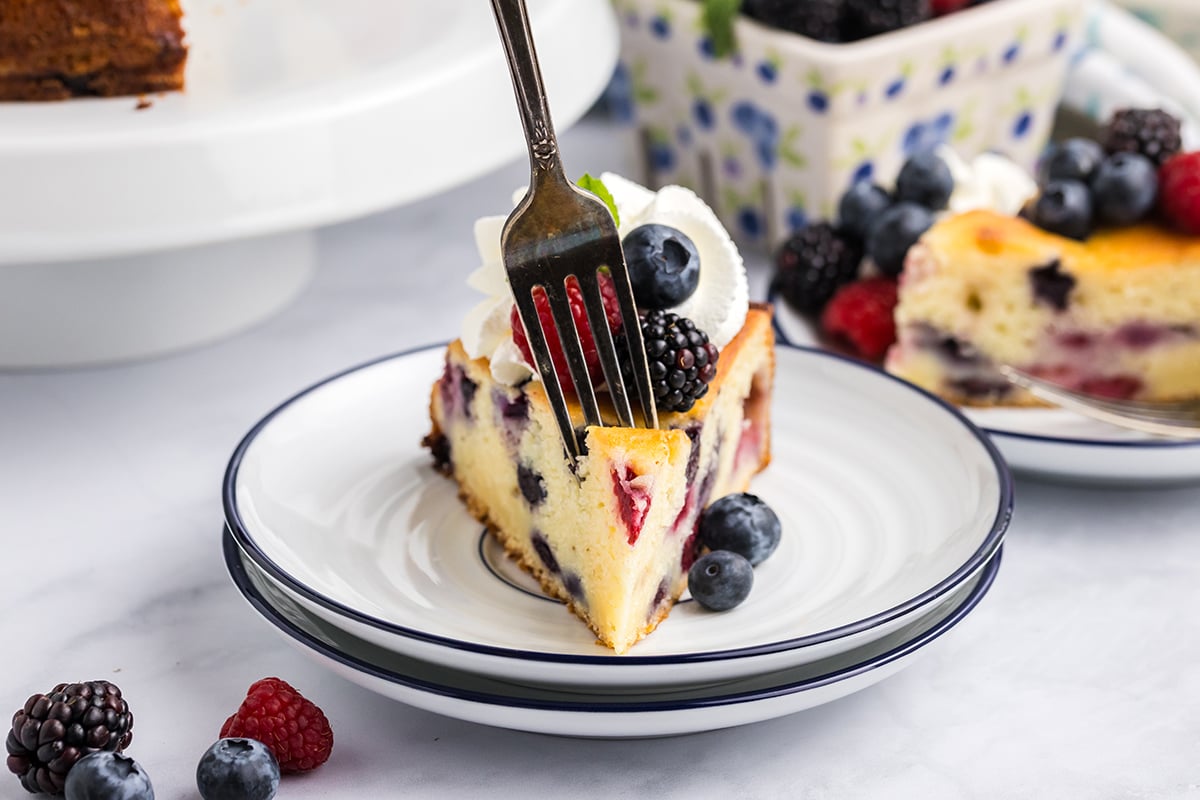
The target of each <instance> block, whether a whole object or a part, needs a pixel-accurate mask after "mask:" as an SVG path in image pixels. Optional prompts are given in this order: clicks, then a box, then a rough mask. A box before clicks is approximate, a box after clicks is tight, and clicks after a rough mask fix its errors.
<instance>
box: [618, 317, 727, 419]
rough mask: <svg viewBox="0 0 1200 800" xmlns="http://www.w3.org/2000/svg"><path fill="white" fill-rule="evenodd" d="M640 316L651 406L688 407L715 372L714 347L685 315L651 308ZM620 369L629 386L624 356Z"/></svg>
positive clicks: (630, 380)
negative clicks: (651, 399)
mask: <svg viewBox="0 0 1200 800" xmlns="http://www.w3.org/2000/svg"><path fill="white" fill-rule="evenodd" d="M641 320H642V341H644V342H645V344H646V360H647V361H648V362H649V364H650V388H651V390H652V391H653V392H654V405H655V407H656V408H657V409H658V411H659V413H660V414H661V413H664V412H668V411H687V410H689V409H691V407H692V406H693V405H695V403H696V401H697V400H699V399H700V398H701V397H704V395H706V394H708V384H709V383H711V382H712V379H713V378H715V377H716V376H717V356H718V353H717V348H716V347H715V346H714V345H713V344H712V343H711V342H709V341H708V334H706V333H705V332H704V331H702V330H700V329H699V328H697V327H696V323H694V322H692V321H691V320H690V319H688V318H687V317H681V316H679V315H678V314H672V313H671V312H670V311H661V310H658V309H654V310H651V311H647V312H645V314H643V315H642V318H641ZM622 372H623V377H624V378H625V382H626V385H629V386H633V385H634V384H633V370H632V368H631V367H630V365H629V361H628V359H627V358H626V359H624V363H623V364H622Z"/></svg>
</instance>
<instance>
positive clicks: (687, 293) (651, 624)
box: [425, 175, 774, 653]
mask: <svg viewBox="0 0 1200 800" xmlns="http://www.w3.org/2000/svg"><path fill="white" fill-rule="evenodd" d="M602 180H603V186H604V187H605V188H604V189H603V191H604V192H605V193H606V194H607V193H608V191H609V190H611V195H610V198H609V199H610V200H611V201H612V206H613V207H614V210H615V211H616V212H617V217H618V222H619V230H620V232H621V234H622V236H623V237H624V247H625V250H626V259H627V262H628V263H629V268H630V273H631V279H632V282H633V284H634V288H635V295H636V296H637V298H638V304H639V310H640V311H641V312H642V320H641V326H642V333H643V337H644V338H645V340H646V344H647V354H648V357H649V360H650V362H651V377H652V382H653V383H654V385H655V394H656V405H657V407H658V411H659V427H658V428H655V429H645V428H620V427H616V426H615V425H616V418H615V415H614V414H613V413H612V410H611V408H610V407H608V402H607V397H606V395H605V393H604V392H603V387H602V386H601V387H599V388H600V389H601V391H600V392H599V394H600V399H601V405H602V412H603V415H604V417H605V420H606V423H608V424H607V425H606V426H603V427H591V428H588V429H587V430H586V431H585V433H584V436H583V442H584V445H585V454H584V455H583V456H582V457H580V458H579V459H578V460H576V461H574V462H572V461H569V460H568V458H567V456H566V455H565V453H564V449H563V444H562V440H561V438H560V435H559V431H558V427H557V425H556V423H555V418H554V416H553V413H552V412H551V409H550V405H549V401H548V400H547V398H546V393H545V391H544V388H543V386H542V384H541V382H540V381H539V380H538V379H537V377H536V375H535V374H534V372H533V369H532V368H531V367H530V366H529V363H530V360H529V354H528V345H527V344H525V343H524V336H523V333H522V331H521V329H520V324H519V320H516V319H515V317H514V315H513V314H512V298H511V293H509V292H508V289H507V285H506V284H505V282H504V280H503V269H502V267H501V266H500V264H499V231H500V226H501V225H502V224H503V218H494V219H487V220H482V221H481V222H480V223H479V224H478V225H477V228H476V234H477V240H478V242H479V245H480V251H481V253H482V255H483V258H484V266H483V267H481V269H480V270H479V271H478V272H477V273H476V274H475V275H474V276H473V277H472V281H471V282H472V285H474V286H476V287H477V288H481V289H483V290H484V291H486V292H488V293H489V294H490V295H491V297H489V299H488V300H486V301H484V303H482V304H481V305H480V307H479V308H478V309H477V310H476V311H475V312H474V313H472V314H471V315H469V316H468V318H467V320H466V322H465V324H464V337H463V339H461V340H459V341H455V342H453V343H451V345H450V346H449V347H448V349H447V352H446V365H445V370H444V372H443V374H442V376H441V378H440V379H439V380H438V381H437V382H436V383H435V385H434V387H433V391H432V396H431V401H430V415H431V418H432V423H433V429H432V431H431V433H430V435H429V436H428V437H427V438H426V440H425V442H426V444H427V446H428V447H429V448H430V449H431V451H432V453H433V456H434V459H435V463H436V465H437V466H438V467H439V469H440V470H441V471H442V472H444V473H445V474H446V475H448V476H450V477H451V478H453V479H454V480H455V481H456V482H457V483H458V485H459V489H460V494H461V496H462V498H463V500H464V502H465V503H466V505H467V507H468V508H469V509H470V511H471V512H472V513H473V514H474V515H475V516H476V517H477V518H478V519H480V520H481V521H482V522H484V523H485V524H486V525H487V526H488V528H489V529H490V530H491V532H492V533H493V534H494V535H495V536H496V538H497V539H498V540H499V541H500V543H501V544H503V546H504V547H505V549H506V550H507V552H508V553H509V555H510V556H511V557H512V558H514V559H515V560H516V561H517V562H518V563H519V564H520V565H521V566H522V567H523V568H524V569H526V570H527V571H528V572H529V573H531V574H532V575H533V576H534V577H535V578H537V580H538V581H539V582H540V583H541V585H542V587H543V588H544V590H545V591H546V592H547V593H548V594H550V595H553V596H555V597H558V598H560V599H561V600H563V601H564V602H565V603H567V604H568V606H569V608H570V609H571V610H572V611H574V612H575V613H576V614H577V615H578V616H579V617H580V618H581V619H583V621H584V622H586V623H587V624H588V625H589V626H590V627H591V628H592V630H593V631H594V632H595V634H596V636H597V638H598V639H599V641H600V642H601V643H602V644H604V645H606V646H608V647H610V648H612V649H613V650H615V651H616V652H618V653H624V652H626V651H627V650H628V649H629V648H630V647H631V646H632V645H633V644H635V643H636V642H637V641H638V640H639V639H641V638H642V637H643V636H645V635H646V634H647V633H649V632H650V631H652V630H653V629H654V628H655V627H656V626H657V625H658V624H659V622H661V621H662V620H663V619H664V618H665V617H666V616H667V614H668V612H669V611H670V609H671V607H672V605H673V604H674V603H675V601H676V600H677V599H678V597H679V596H680V594H681V593H682V592H683V590H684V589H685V588H686V587H687V573H688V568H689V567H690V566H691V565H692V562H693V561H694V560H695V558H696V555H697V549H698V544H697V538H696V530H697V524H698V520H699V517H700V513H701V511H702V510H703V509H704V507H705V506H707V505H708V504H709V503H710V502H711V501H713V500H715V499H717V498H718V497H721V496H724V495H726V494H730V493H733V492H740V491H743V490H745V489H746V488H747V486H748V484H749V482H750V478H751V477H752V476H753V475H754V474H755V473H757V472H758V471H759V470H761V469H762V468H763V467H764V466H766V464H767V462H768V460H769V458H770V445H769V434H770V423H769V406H770V393H771V387H772V380H773V375H774V350H773V347H774V338H773V333H772V327H771V314H770V311H769V309H768V308H766V307H765V306H757V305H755V306H751V305H750V304H749V302H748V300H747V292H746V283H745V272H744V268H743V267H742V263H741V259H740V257H739V256H738V255H737V251H736V249H735V248H734V247H733V245H732V243H731V242H730V241H729V239H728V236H727V234H726V233H725V231H724V229H723V228H721V226H720V224H719V223H718V222H717V220H716V217H715V215H713V214H712V212H711V210H709V209H708V207H707V206H705V205H704V204H703V203H702V202H701V201H700V200H699V198H697V197H696V196H695V195H694V194H692V193H691V192H688V191H687V190H684V189H679V188H678V187H667V188H665V189H663V190H662V191H660V192H658V193H653V192H649V191H648V190H645V189H643V188H642V187H640V186H637V185H636V184H632V183H630V182H628V181H624V180H623V179H621V178H619V177H617V176H612V175H605V176H603V178H602ZM493 237H494V238H493ZM580 313H582V312H580ZM615 316H616V319H615V320H613V319H610V326H611V325H619V324H620V323H619V315H615ZM580 321H581V319H577V324H579V323H580ZM514 323H515V324H514ZM584 324H586V323H584ZM613 333H614V334H615V335H616V336H617V338H618V339H620V336H621V331H620V330H618V329H614V330H613ZM586 346H587V344H586V341H585V347H586ZM551 347H552V354H553V355H554V356H555V361H556V362H557V361H558V354H557V353H553V348H554V344H553V342H552V343H551ZM566 385H570V383H569V382H568V383H566ZM573 410H574V417H575V418H576V419H582V414H581V412H580V411H579V409H578V408H574V409H573Z"/></svg>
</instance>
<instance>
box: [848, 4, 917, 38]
mask: <svg viewBox="0 0 1200 800" xmlns="http://www.w3.org/2000/svg"><path fill="white" fill-rule="evenodd" d="M932 16H933V8H932V7H931V6H930V3H929V0H846V24H845V38H846V40H847V41H854V40H855V39H865V38H867V37H868V36H878V35H879V34H881V33H889V32H891V31H895V30H899V29H900V28H907V27H908V26H910V25H916V24H917V23H919V22H924V21H925V20H927V19H929V18H930V17H932Z"/></svg>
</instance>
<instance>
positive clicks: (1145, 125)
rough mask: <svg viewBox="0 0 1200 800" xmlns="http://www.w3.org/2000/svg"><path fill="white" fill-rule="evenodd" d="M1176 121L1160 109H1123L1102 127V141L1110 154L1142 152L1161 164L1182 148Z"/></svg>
mask: <svg viewBox="0 0 1200 800" xmlns="http://www.w3.org/2000/svg"><path fill="white" fill-rule="evenodd" d="M1179 127H1180V126H1179V120H1178V118H1176V117H1173V116H1171V115H1170V114H1168V113H1167V112H1166V111H1163V110H1162V109H1160V108H1126V109H1122V110H1121V111H1117V112H1116V113H1114V114H1113V115H1112V119H1110V120H1109V122H1108V124H1107V125H1105V126H1104V131H1103V133H1102V136H1101V141H1102V142H1103V144H1104V149H1105V151H1107V152H1109V153H1121V152H1126V153H1141V154H1142V155H1144V156H1145V157H1146V158H1148V159H1150V160H1151V161H1152V162H1154V166H1156V167H1161V166H1162V165H1163V164H1165V163H1166V161H1167V159H1169V158H1170V157H1171V156H1173V155H1175V154H1176V153H1178V152H1179V151H1180V150H1181V149H1183V138H1182V137H1181V135H1180V132H1179Z"/></svg>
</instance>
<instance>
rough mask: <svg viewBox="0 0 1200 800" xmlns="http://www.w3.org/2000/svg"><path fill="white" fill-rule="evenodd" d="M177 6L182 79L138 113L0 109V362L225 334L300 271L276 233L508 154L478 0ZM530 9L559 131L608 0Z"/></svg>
mask: <svg viewBox="0 0 1200 800" xmlns="http://www.w3.org/2000/svg"><path fill="white" fill-rule="evenodd" d="M184 10H185V27H186V28H187V33H188V44H189V49H190V52H189V58H188V66H187V89H186V91H184V92H181V93H175V94H170V95H165V96H161V97H154V98H150V99H149V100H150V102H149V107H146V108H142V109H141V110H138V103H137V99H136V98H130V97H125V98H114V99H80V100H71V101H68V102H62V103H0V176H2V179H3V185H2V191H0V369H3V368H14V367H17V368H22V367H23V368H28V367H59V366H66V365H80V364H88V363H96V362H104V361H114V360H121V359H130V358H138V357H142V356H149V355H155V354H159V353H165V352H170V351H172V350H176V349H179V348H181V347H187V346H189V345H194V344H199V343H201V342H205V341H210V340H213V339H216V338H218V337H220V336H223V335H225V334H227V333H231V332H233V331H235V330H238V329H239V328H242V327H245V326H246V325H248V324H250V323H252V322H254V321H255V320H258V319H263V318H265V317H266V316H268V315H269V314H271V313H273V312H274V311H276V310H278V309H279V308H280V307H282V306H283V305H284V304H285V303H286V302H287V301H288V300H289V299H291V298H292V297H293V296H295V294H296V292H297V291H298V290H299V288H300V287H301V286H302V285H303V283H304V280H305V279H306V278H307V277H308V275H309V274H310V273H311V271H312V262H311V254H310V253H308V252H307V251H306V247H305V245H304V242H305V241H306V236H305V235H298V234H290V233H288V232H290V231H298V230H310V229H313V228H316V227H319V226H322V225H329V224H332V223H336V222H340V221H343V220H347V219H352V218H354V217H358V216H362V215H364V214H369V213H372V212H375V211H380V210H382V209H386V208H390V207H393V206H396V205H399V204H401V203H405V202H410V201H414V200H419V199H421V198H424V197H428V196H430V195H431V194H434V193H436V192H440V191H443V190H445V189H448V188H450V187H452V186H455V185H458V184H460V183H463V182H465V181H468V180H472V179H474V178H477V177H479V176H480V175H482V174H484V173H486V172H488V171H489V170H491V169H494V168H495V167H497V166H499V165H501V164H503V163H505V162H507V161H509V160H511V159H514V158H519V157H521V156H522V155H523V153H524V151H525V140H524V136H523V135H522V133H521V127H520V122H519V117H518V115H517V110H516V103H515V102H514V99H513V92H512V87H511V84H510V82H509V77H508V69H507V67H506V66H505V63H504V55H503V48H502V47H501V44H500V39H499V36H498V35H497V33H496V24H495V20H494V17H493V14H492V10H491V8H490V7H489V6H488V4H487V3H486V2H482V0H438V1H437V2H436V3H433V2H429V0H389V2H386V3H381V2H379V0H338V2H336V3H334V2H330V0H253V2H226V0H184ZM529 13H530V18H531V23H532V26H533V30H534V35H535V37H536V38H537V43H538V46H539V56H540V58H541V62H542V68H543V71H544V73H545V76H546V84H547V87H546V88H547V94H548V96H549V99H550V103H551V108H552V111H553V113H554V116H555V121H556V122H557V123H558V127H559V128H560V129H565V128H566V126H568V125H569V124H571V123H573V122H574V121H576V120H577V119H579V117H580V116H582V115H583V113H584V111H586V110H587V108H588V107H589V106H590V105H591V104H592V102H593V101H594V100H595V99H596V97H597V96H599V94H600V92H601V91H602V90H603V88H604V86H605V84H606V83H607V81H608V79H609V77H610V76H611V75H612V70H613V67H614V65H615V64H616V58H617V25H616V18H615V15H614V12H613V9H612V6H611V5H610V3H609V0H529ZM469 224H470V220H469V219H466V220H463V226H464V229H468V227H467V226H469ZM255 237H258V238H255ZM223 242H240V243H238V244H220V243H223Z"/></svg>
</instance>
